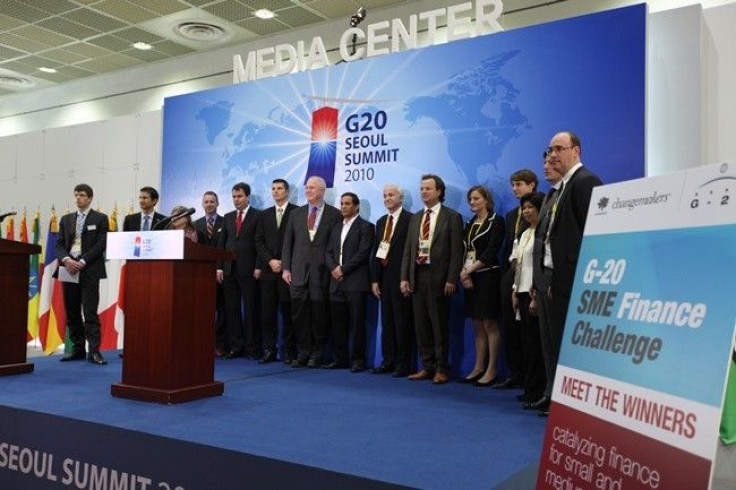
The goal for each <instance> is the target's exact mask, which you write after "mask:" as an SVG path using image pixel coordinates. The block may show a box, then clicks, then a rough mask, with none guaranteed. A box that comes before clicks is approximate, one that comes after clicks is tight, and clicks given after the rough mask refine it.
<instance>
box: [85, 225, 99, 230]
mask: <svg viewBox="0 0 736 490" xmlns="http://www.w3.org/2000/svg"><path fill="white" fill-rule="evenodd" d="M96 229H97V225H88V226H87V231H95V230H96Z"/></svg>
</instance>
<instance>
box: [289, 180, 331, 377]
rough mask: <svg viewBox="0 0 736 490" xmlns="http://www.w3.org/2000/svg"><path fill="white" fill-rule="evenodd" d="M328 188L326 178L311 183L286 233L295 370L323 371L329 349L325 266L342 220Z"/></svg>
mask: <svg viewBox="0 0 736 490" xmlns="http://www.w3.org/2000/svg"><path fill="white" fill-rule="evenodd" d="M326 188H327V184H326V183H325V180H324V179H323V178H322V177H315V176H312V177H309V178H308V179H307V183H306V184H305V186H304V194H305V197H306V198H307V204H306V205H305V206H302V207H300V208H298V209H295V210H294V211H292V213H291V217H290V218H289V222H288V223H287V224H286V230H285V231H284V248H283V250H282V253H281V266H282V269H283V271H282V273H281V277H282V278H283V279H284V281H286V283H287V284H288V285H289V286H290V288H289V289H290V291H291V311H292V318H293V320H294V328H295V329H296V335H297V350H298V355H297V358H296V359H294V362H293V363H292V364H291V366H292V367H295V368H298V367H305V366H306V367H310V368H318V367H320V365H321V364H322V361H323V358H324V353H325V346H326V345H327V332H328V331H329V328H328V325H329V314H328V308H329V304H328V299H329V296H328V294H329V290H328V288H329V281H330V274H329V272H328V271H327V267H326V266H325V249H326V247H327V240H328V239H329V238H330V234H331V233H332V228H333V227H334V226H336V225H337V224H338V223H339V222H340V220H341V218H342V216H341V214H340V211H338V210H337V209H335V208H334V207H333V206H330V205H329V204H327V203H325V201H324V196H325V190H326Z"/></svg>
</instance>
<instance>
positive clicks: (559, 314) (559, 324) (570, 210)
mask: <svg viewBox="0 0 736 490" xmlns="http://www.w3.org/2000/svg"><path fill="white" fill-rule="evenodd" d="M602 183H603V182H602V181H601V179H599V178H598V176H597V175H595V174H593V173H592V172H591V171H590V170H588V169H587V168H585V167H580V168H578V169H577V170H576V171H575V173H574V174H573V175H572V176H571V177H570V178H569V179H568V181H567V182H566V183H565V184H564V186H563V188H562V190H561V191H560V193H559V198H558V199H557V206H556V208H557V209H556V212H555V213H554V215H552V214H551V211H550V225H549V245H550V249H551V252H552V264H553V270H552V287H551V290H552V318H551V322H550V329H551V332H552V339H551V341H552V346H551V347H552V349H554V351H553V352H554V354H553V355H554V358H555V359H557V358H558V356H559V352H560V345H561V343H562V332H563V330H564V328H565V318H567V308H568V306H569V304H570V294H571V293H572V284H573V281H574V279H575V267H576V266H577V262H578V255H579V254H580V245H581V243H582V241H583V228H585V220H586V219H587V216H588V206H589V205H590V196H591V195H592V193H593V188H594V187H597V186H599V185H601V184H602ZM549 382H550V383H551V382H553V380H550V381H549Z"/></svg>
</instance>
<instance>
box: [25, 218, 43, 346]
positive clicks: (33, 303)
mask: <svg viewBox="0 0 736 490" xmlns="http://www.w3.org/2000/svg"><path fill="white" fill-rule="evenodd" d="M24 218H25V216H24ZM40 219H41V213H40V212H39V211H36V214H35V215H33V244H34V245H38V244H39V242H40V241H41V236H40V235H41V230H40V228H41V225H40V223H39V221H40ZM40 260H43V259H41V258H39V256H38V254H33V255H31V266H30V270H29V271H28V340H29V341H31V340H33V339H35V338H37V337H38V304H39V298H40V297H39V284H40V281H39V276H38V275H39V263H40V262H39V261H40Z"/></svg>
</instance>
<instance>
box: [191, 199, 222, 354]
mask: <svg viewBox="0 0 736 490" xmlns="http://www.w3.org/2000/svg"><path fill="white" fill-rule="evenodd" d="M219 205H220V200H219V198H218V197H217V193H216V192H215V191H207V192H205V193H204V195H202V209H203V210H204V216H202V217H201V218H199V219H198V220H197V221H195V222H194V228H195V229H196V230H197V231H198V232H199V233H200V234H201V235H202V236H204V244H205V245H209V246H210V247H217V246H219V243H220V235H221V234H222V225H223V218H222V216H220V215H219V214H217V207H218V206H219ZM215 305H216V311H217V313H216V316H215V355H216V356H217V357H223V356H224V355H225V354H226V353H227V352H229V351H228V350H226V345H227V322H226V321H225V294H224V292H223V290H222V284H221V283H219V282H218V283H217V293H216V303H215Z"/></svg>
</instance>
